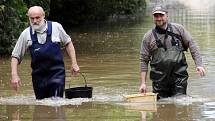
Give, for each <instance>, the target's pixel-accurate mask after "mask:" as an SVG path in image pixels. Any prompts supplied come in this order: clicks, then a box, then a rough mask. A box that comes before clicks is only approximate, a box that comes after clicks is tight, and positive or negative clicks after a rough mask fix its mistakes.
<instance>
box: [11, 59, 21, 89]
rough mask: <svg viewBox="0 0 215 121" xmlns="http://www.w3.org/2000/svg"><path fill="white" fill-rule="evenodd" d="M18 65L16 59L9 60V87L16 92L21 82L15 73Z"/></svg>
mask: <svg viewBox="0 0 215 121" xmlns="http://www.w3.org/2000/svg"><path fill="white" fill-rule="evenodd" d="M18 63H19V62H18V59H17V58H15V57H12V58H11V86H12V87H13V89H14V90H15V91H17V90H18V88H19V87H20V86H21V80H20V78H19V75H18V72H17V66H18Z"/></svg>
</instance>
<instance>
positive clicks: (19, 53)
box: [12, 22, 71, 63]
mask: <svg viewBox="0 0 215 121" xmlns="http://www.w3.org/2000/svg"><path fill="white" fill-rule="evenodd" d="M29 28H30V27H28V28H26V29H25V30H24V31H23V32H22V33H21V35H20V36H19V38H18V40H17V43H16V45H15V47H14V49H13V52H12V57H15V58H17V59H18V61H19V63H20V62H21V61H22V59H23V57H24V54H25V52H26V50H27V49H28V48H29V47H30V46H31V45H32V40H31V36H30V29H29ZM47 28H48V26H47V22H45V26H44V27H43V28H42V29H41V30H40V31H34V30H33V31H32V34H34V32H36V33H37V38H38V42H39V43H40V44H44V43H45V42H46V35H47V33H46V31H47ZM51 40H52V42H62V43H63V44H64V45H66V44H68V43H69V42H71V38H70V36H69V35H68V34H67V33H66V32H65V30H64V29H63V27H62V25H61V24H60V23H57V22H52V36H51Z"/></svg>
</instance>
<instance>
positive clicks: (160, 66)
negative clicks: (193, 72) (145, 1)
mask: <svg viewBox="0 0 215 121" xmlns="http://www.w3.org/2000/svg"><path fill="white" fill-rule="evenodd" d="M169 27H170V30H171V31H172V27H171V25H170V26H169ZM153 35H154V37H155V39H156V44H157V47H158V48H157V49H155V50H154V51H153V52H152V60H151V62H150V65H151V71H150V79H151V80H152V87H153V92H154V93H158V99H160V98H166V97H171V96H177V95H182V94H186V89H187V79H188V73H187V67H188V66H187V62H186V58H185V55H184V53H183V49H182V48H181V47H179V43H178V42H179V41H180V40H178V38H174V36H172V40H171V43H172V47H170V48H165V47H164V45H163V44H162V43H161V41H160V40H159V39H158V37H157V35H156V30H155V29H153Z"/></svg>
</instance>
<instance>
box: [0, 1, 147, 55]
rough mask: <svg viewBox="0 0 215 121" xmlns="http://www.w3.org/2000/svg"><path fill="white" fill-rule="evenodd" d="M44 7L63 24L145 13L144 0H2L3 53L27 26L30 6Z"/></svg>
mask: <svg viewBox="0 0 215 121" xmlns="http://www.w3.org/2000/svg"><path fill="white" fill-rule="evenodd" d="M34 5H39V6H42V7H43V8H44V10H45V12H46V16H47V17H48V16H49V19H51V20H56V21H59V22H60V23H62V24H64V25H80V24H86V23H89V22H92V21H104V20H107V19H108V17H109V16H119V15H131V14H134V13H137V12H143V11H144V8H145V7H146V3H145V0H0V18H1V19H0V56H4V55H10V54H11V51H12V50H13V47H14V45H15V42H16V40H17V38H18V37H19V35H20V33H21V32H22V31H23V30H24V28H25V27H27V26H28V18H27V16H26V13H27V8H29V7H31V6H34Z"/></svg>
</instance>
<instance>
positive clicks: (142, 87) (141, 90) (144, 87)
mask: <svg viewBox="0 0 215 121" xmlns="http://www.w3.org/2000/svg"><path fill="white" fill-rule="evenodd" d="M139 91H140V93H146V83H142V84H141V85H140V88H139Z"/></svg>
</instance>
